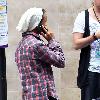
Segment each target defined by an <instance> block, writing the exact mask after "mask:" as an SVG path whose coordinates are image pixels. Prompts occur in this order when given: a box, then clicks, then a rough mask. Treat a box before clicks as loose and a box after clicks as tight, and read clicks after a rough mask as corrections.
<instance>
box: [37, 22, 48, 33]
mask: <svg viewBox="0 0 100 100" xmlns="http://www.w3.org/2000/svg"><path fill="white" fill-rule="evenodd" d="M42 26H43V25H42V24H39V25H38V26H37V31H38V32H39V33H41V32H43V33H44V34H46V32H45V31H44V29H43V28H42ZM43 27H44V28H45V29H46V27H45V26H43ZM46 30H47V31H48V29H46Z"/></svg>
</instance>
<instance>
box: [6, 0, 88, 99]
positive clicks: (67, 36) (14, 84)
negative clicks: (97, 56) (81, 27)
mask: <svg viewBox="0 0 100 100" xmlns="http://www.w3.org/2000/svg"><path fill="white" fill-rule="evenodd" d="M89 1H90V0H77V1H76V0H8V24H9V47H8V48H7V49H6V56H7V82H8V100H21V84H20V79H19V75H18V70H17V66H16V64H15V62H14V52H15V49H16V46H17V44H18V42H19V40H20V39H21V34H19V33H17V31H16V26H17V24H18V21H19V19H20V17H21V15H22V13H24V12H25V11H26V10H27V9H28V8H30V7H35V6H36V7H42V8H46V9H47V13H48V25H49V27H50V28H51V29H52V31H53V32H54V33H55V37H56V39H57V40H58V41H60V43H61V46H62V48H63V50H64V54H65V58H66V67H65V68H64V69H57V68H54V67H53V70H54V77H55V83H56V88H57V93H58V95H59V97H60V99H61V100H80V90H79V89H78V88H77V86H76V76H77V66H78V59H79V51H75V50H74V49H73V48H72V33H71V32H72V29H73V23H74V20H75V18H76V16H77V14H78V12H80V11H81V10H84V9H86V8H87V7H88V6H89V4H90V2H89Z"/></svg>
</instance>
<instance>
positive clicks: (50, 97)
mask: <svg viewBox="0 0 100 100" xmlns="http://www.w3.org/2000/svg"><path fill="white" fill-rule="evenodd" d="M48 99H49V100H57V99H56V98H53V97H52V96H49V97H48Z"/></svg>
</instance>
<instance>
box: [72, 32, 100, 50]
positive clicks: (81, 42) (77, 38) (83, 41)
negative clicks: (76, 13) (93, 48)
mask: <svg viewBox="0 0 100 100" xmlns="http://www.w3.org/2000/svg"><path fill="white" fill-rule="evenodd" d="M95 37H96V38H97V39H99V38H100V32H99V31H97V32H96V33H95V35H94V34H93V35H90V36H88V37H86V38H83V33H78V32H75V33H73V42H74V48H75V49H76V50H77V49H81V48H84V47H86V46H88V45H90V44H91V43H92V42H93V41H95V39H96V38H95Z"/></svg>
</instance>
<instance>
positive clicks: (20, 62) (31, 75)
mask: <svg viewBox="0 0 100 100" xmlns="http://www.w3.org/2000/svg"><path fill="white" fill-rule="evenodd" d="M29 10H30V11H31V12H32V11H34V10H35V11H37V12H38V13H36V12H34V13H33V14H32V16H33V15H35V18H36V17H37V16H38V17H40V15H42V19H41V18H40V20H39V21H38V20H37V22H38V24H39V23H40V22H41V23H42V25H44V26H46V21H47V16H46V15H45V13H46V12H45V10H43V9H41V8H31V9H29ZM29 10H28V11H27V13H26V15H25V14H24V15H23V16H24V17H23V16H22V17H23V18H24V19H25V20H27V17H25V16H29ZM39 12H40V13H42V12H43V14H40V13H39ZM32 16H31V18H30V19H28V20H31V21H29V24H28V28H25V29H26V30H25V31H22V30H21V29H23V27H22V28H20V31H22V33H23V34H22V36H23V38H22V40H21V41H20V43H19V45H18V47H17V49H16V52H15V62H16V64H17V66H18V70H19V74H20V79H21V83H22V91H23V93H22V95H23V96H22V97H23V100H58V96H57V95H56V90H55V84H54V77H53V71H52V67H51V65H53V66H55V67H58V68H64V66H65V58H64V54H63V51H62V49H61V46H60V44H59V43H58V42H57V41H56V40H55V38H54V36H53V33H51V32H49V31H47V30H46V29H45V28H44V27H43V26H42V28H43V30H44V32H45V33H46V34H44V33H43V32H39V31H38V30H37V28H36V27H37V26H34V21H33V20H35V19H34V17H33V19H32ZM23 18H21V19H23ZM38 19H39V18H38ZM41 20H42V21H41ZM35 21H36V20H35ZM20 22H21V21H20ZM20 22H19V23H20ZM23 22H24V21H23ZM27 22H28V21H27ZM35 23H36V22H35ZM20 24H21V25H22V26H23V25H24V24H26V25H25V27H26V26H27V23H24V24H23V23H20ZM38 24H37V25H38ZM21 25H19V26H20V27H21ZM33 26H34V27H33ZM32 27H33V28H32ZM17 29H19V27H17ZM27 30H28V31H27ZM40 35H42V36H43V37H44V38H45V39H46V40H47V41H48V44H45V43H44V41H43V40H42V39H41V38H40Z"/></svg>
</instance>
